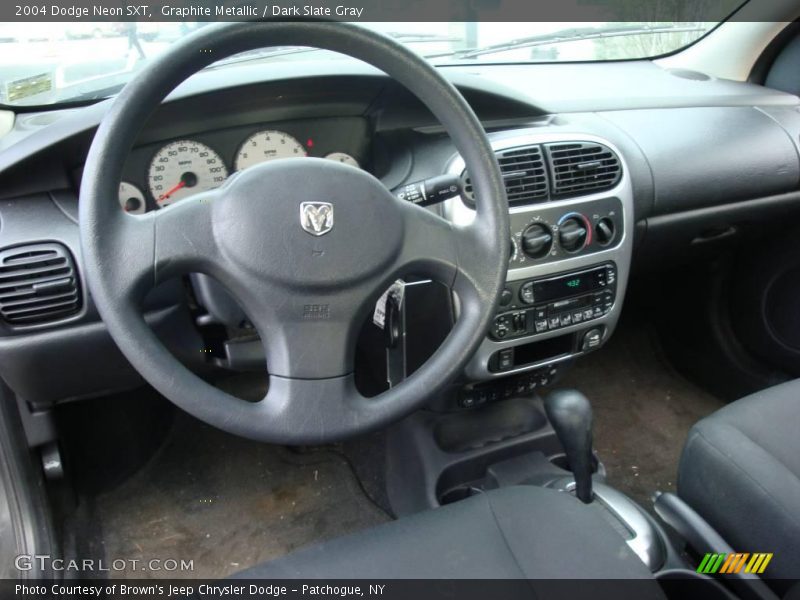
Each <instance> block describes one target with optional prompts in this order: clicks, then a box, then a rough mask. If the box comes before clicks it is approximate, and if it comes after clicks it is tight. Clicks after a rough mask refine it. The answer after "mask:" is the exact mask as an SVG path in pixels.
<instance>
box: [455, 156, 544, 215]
mask: <svg viewBox="0 0 800 600" xmlns="http://www.w3.org/2000/svg"><path fill="white" fill-rule="evenodd" d="M496 156H497V162H498V163H499V164H500V171H502V173H503V179H504V180H505V184H506V195H507V196H508V204H509V205H510V206H515V205H520V204H530V203H532V202H537V201H540V200H544V199H546V198H547V173H546V171H545V166H544V159H543V157H542V148H541V146H525V147H522V148H510V149H508V150H502V151H500V152H497V154H496ZM462 178H463V182H464V199H465V200H466V201H467V203H468V204H470V205H473V206H474V204H475V198H474V197H473V195H472V182H471V181H470V180H469V177H468V176H467V175H466V171H465V172H464V173H463V174H462Z"/></svg>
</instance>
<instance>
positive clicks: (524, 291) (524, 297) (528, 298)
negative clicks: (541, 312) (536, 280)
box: [519, 281, 536, 304]
mask: <svg viewBox="0 0 800 600" xmlns="http://www.w3.org/2000/svg"><path fill="white" fill-rule="evenodd" d="M519 299H520V300H521V301H522V302H524V303H525V304H533V303H534V302H535V300H536V299H535V298H534V295H533V282H532V281H529V282H528V283H524V284H523V285H522V287H521V288H519Z"/></svg>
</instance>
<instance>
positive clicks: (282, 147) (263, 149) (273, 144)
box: [233, 130, 307, 171]
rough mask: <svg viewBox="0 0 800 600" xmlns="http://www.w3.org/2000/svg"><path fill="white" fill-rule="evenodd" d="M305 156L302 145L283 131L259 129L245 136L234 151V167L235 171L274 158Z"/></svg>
mask: <svg viewBox="0 0 800 600" xmlns="http://www.w3.org/2000/svg"><path fill="white" fill-rule="evenodd" d="M295 156H307V152H306V149H305V148H303V145H302V144H301V143H300V142H298V141H297V140H296V139H294V138H293V137H292V136H290V135H289V134H288V133H284V132H283V131H274V130H267V131H259V132H257V133H254V134H253V135H251V136H250V137H249V138H247V139H246V140H245V141H244V143H243V144H242V146H241V147H240V148H239V152H237V153H236V160H234V163H233V165H234V168H235V169H236V170H237V171H241V170H242V169H246V168H247V167H252V166H253V165H257V164H258V163H261V162H265V161H267V160H275V159H276V158H292V157H295Z"/></svg>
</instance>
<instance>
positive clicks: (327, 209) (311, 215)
mask: <svg viewBox="0 0 800 600" xmlns="http://www.w3.org/2000/svg"><path fill="white" fill-rule="evenodd" d="M300 226H301V227H302V228H303V229H305V230H306V231H307V232H308V233H310V234H311V235H325V234H326V233H328V232H329V231H330V230H331V229H333V204H331V203H330V202H302V203H301V204H300Z"/></svg>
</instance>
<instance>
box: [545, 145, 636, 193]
mask: <svg viewBox="0 0 800 600" xmlns="http://www.w3.org/2000/svg"><path fill="white" fill-rule="evenodd" d="M545 147H546V149H547V155H548V158H549V162H550V174H551V177H552V180H553V196H559V197H563V196H574V195H577V194H583V193H587V192H601V191H603V190H608V189H611V188H612V187H614V186H615V185H616V184H617V182H618V181H619V178H620V176H621V175H622V166H621V165H620V162H619V158H617V155H616V154H614V153H613V152H612V151H611V150H610V149H609V148H607V147H606V146H603V145H602V144H594V143H591V142H567V143H558V144H547V145H546V146H545Z"/></svg>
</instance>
